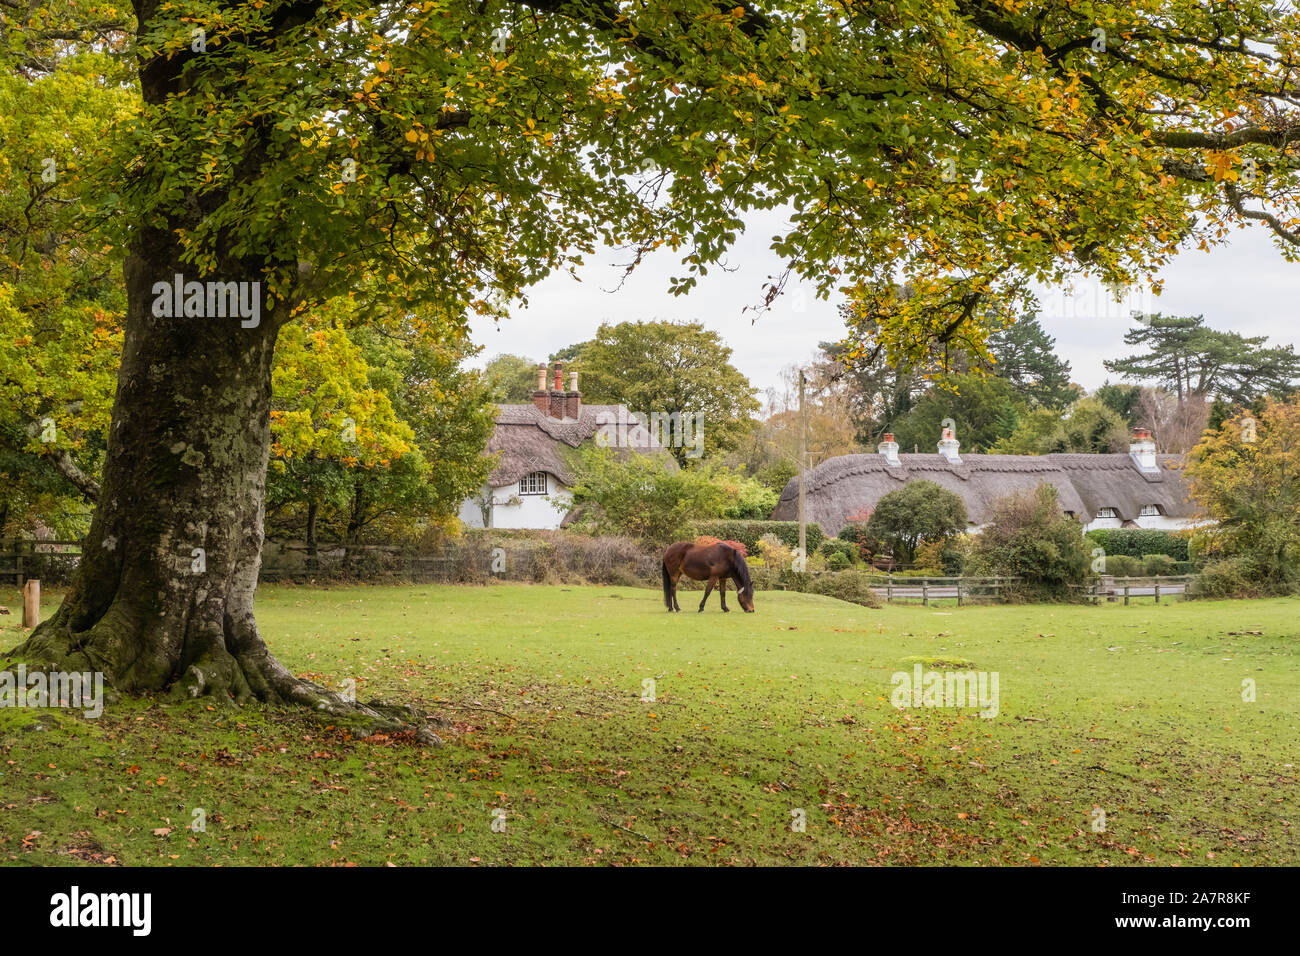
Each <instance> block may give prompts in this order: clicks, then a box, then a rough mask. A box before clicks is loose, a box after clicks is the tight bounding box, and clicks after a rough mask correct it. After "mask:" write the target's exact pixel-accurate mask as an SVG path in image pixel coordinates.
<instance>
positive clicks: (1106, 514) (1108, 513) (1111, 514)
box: [1097, 508, 1119, 519]
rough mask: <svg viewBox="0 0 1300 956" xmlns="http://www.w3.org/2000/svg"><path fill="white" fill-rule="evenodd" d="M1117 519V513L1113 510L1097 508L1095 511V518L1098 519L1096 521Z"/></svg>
mask: <svg viewBox="0 0 1300 956" xmlns="http://www.w3.org/2000/svg"><path fill="white" fill-rule="evenodd" d="M1118 517H1119V512H1117V511H1116V510H1115V509H1114V508H1098V509H1097V518H1098V519H1101V518H1118Z"/></svg>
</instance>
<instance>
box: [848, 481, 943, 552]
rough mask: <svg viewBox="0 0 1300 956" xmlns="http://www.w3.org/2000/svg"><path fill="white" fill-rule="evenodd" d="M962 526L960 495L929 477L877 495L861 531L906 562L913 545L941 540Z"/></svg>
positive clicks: (914, 547)
mask: <svg viewBox="0 0 1300 956" xmlns="http://www.w3.org/2000/svg"><path fill="white" fill-rule="evenodd" d="M965 530H966V505H965V503H964V502H963V501H962V500H961V498H960V497H958V496H957V495H955V494H953V493H952V492H951V491H949V490H948V489H946V488H944V487H942V486H941V485H937V484H935V483H934V482H933V481H924V480H922V481H909V482H908V483H907V484H905V485H904V486H903V487H902V488H899V489H898V490H897V491H891V492H889V493H888V494H886V495H883V496H881V498H880V500H879V501H877V502H876V507H875V509H874V510H873V511H872V512H871V517H870V518H868V519H867V525H866V529H865V533H866V536H867V538H868V539H871V540H875V541H880V542H882V543H883V544H884V546H885V548H886V549H887V550H888V551H889V553H890V554H892V555H893V557H894V558H896V559H897V560H899V561H902V562H904V563H907V562H910V561H911V560H912V558H913V556H914V555H915V554H916V547H917V545H919V544H921V543H922V542H927V541H941V540H943V539H945V538H950V537H953V536H954V535H957V534H960V533H961V532H963V531H965Z"/></svg>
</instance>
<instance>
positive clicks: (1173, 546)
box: [1084, 528, 1188, 561]
mask: <svg viewBox="0 0 1300 956" xmlns="http://www.w3.org/2000/svg"><path fill="white" fill-rule="evenodd" d="M1084 537H1086V538H1088V539H1089V540H1090V541H1092V542H1093V544H1095V545H1096V546H1097V547H1099V548H1101V549H1102V550H1103V551H1105V552H1106V553H1107V554H1126V555H1128V556H1129V557H1132V558H1143V557H1146V556H1147V555H1148V554H1167V555H1169V557H1171V558H1173V559H1174V560H1175V561H1186V560H1188V558H1187V538H1186V537H1185V536H1183V535H1178V534H1174V533H1173V532H1172V531H1160V530H1157V529H1155V528H1096V529H1094V530H1092V531H1089V532H1088V533H1087V534H1086V535H1084Z"/></svg>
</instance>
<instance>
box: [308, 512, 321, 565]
mask: <svg viewBox="0 0 1300 956" xmlns="http://www.w3.org/2000/svg"><path fill="white" fill-rule="evenodd" d="M319 514H320V502H319V501H317V500H316V499H315V498H313V499H312V500H311V501H309V502H307V570H308V571H315V570H318V569H319V568H320V558H319V551H318V548H317V546H316V518H317V516H318V515H319Z"/></svg>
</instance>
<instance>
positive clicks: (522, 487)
mask: <svg viewBox="0 0 1300 956" xmlns="http://www.w3.org/2000/svg"><path fill="white" fill-rule="evenodd" d="M548 478H549V475H548V474H547V473H546V472H544V471H531V472H529V473H528V474H526V475H524V476H523V477H521V478H520V479H519V493H520V494H521V495H546V494H550V489H549V483H548ZM539 485H540V486H541V491H538V490H537V488H538V486H539Z"/></svg>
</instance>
